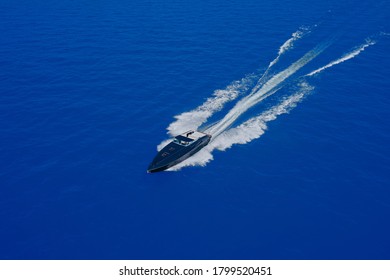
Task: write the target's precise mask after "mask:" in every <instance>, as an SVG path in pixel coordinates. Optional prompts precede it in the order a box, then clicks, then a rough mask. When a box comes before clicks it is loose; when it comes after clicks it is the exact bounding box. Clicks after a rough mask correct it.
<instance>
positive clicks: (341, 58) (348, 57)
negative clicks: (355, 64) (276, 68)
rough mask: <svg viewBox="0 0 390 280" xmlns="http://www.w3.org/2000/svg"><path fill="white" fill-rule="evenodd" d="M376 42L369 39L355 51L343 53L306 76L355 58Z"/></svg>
mask: <svg viewBox="0 0 390 280" xmlns="http://www.w3.org/2000/svg"><path fill="white" fill-rule="evenodd" d="M375 44H376V42H375V41H371V40H369V39H368V40H367V41H366V43H365V44H362V45H360V46H359V47H357V48H355V49H354V50H353V51H351V52H349V53H347V54H345V55H343V56H342V57H340V58H339V59H336V60H334V61H332V62H330V63H328V64H327V65H325V66H323V67H321V68H318V69H317V70H314V71H313V72H310V73H309V74H307V75H306V76H313V75H316V74H318V73H320V72H322V71H324V70H325V69H327V68H330V67H332V66H334V65H337V64H340V63H342V62H344V61H347V60H349V59H352V58H354V57H355V56H357V55H359V54H360V53H361V52H362V51H364V50H365V49H366V48H368V47H369V46H372V45H375Z"/></svg>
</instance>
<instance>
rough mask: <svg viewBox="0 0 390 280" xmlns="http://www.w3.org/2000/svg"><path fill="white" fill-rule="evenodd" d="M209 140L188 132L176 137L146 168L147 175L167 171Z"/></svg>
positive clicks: (207, 137) (203, 134) (208, 137)
mask: <svg viewBox="0 0 390 280" xmlns="http://www.w3.org/2000/svg"><path fill="white" fill-rule="evenodd" d="M210 139H211V135H209V134H207V133H203V132H200V131H194V130H190V131H187V132H185V133H183V134H180V135H178V136H176V137H175V138H174V139H173V141H172V142H170V143H169V144H168V145H166V146H165V147H164V148H163V149H162V150H161V151H159V152H158V154H157V155H156V156H155V158H154V159H153V161H152V163H151V164H150V165H149V167H148V173H152V172H159V171H163V170H165V169H168V168H170V167H172V166H174V165H176V164H178V163H180V162H182V161H184V160H186V159H187V158H189V157H190V156H192V155H194V154H195V153H197V152H199V151H200V150H201V149H202V148H203V147H205V146H206V145H207V144H208V143H209V142H210Z"/></svg>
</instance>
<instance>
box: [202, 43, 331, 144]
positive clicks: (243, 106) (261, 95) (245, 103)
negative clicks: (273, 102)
mask: <svg viewBox="0 0 390 280" xmlns="http://www.w3.org/2000/svg"><path fill="white" fill-rule="evenodd" d="M329 43H330V42H328V43H324V44H320V45H318V46H317V47H315V48H314V49H313V50H311V51H309V52H307V53H306V54H305V55H304V56H303V57H301V58H300V59H299V60H297V61H296V62H294V63H293V64H291V65H290V66H289V67H288V68H286V69H285V70H283V71H281V72H279V73H278V74H276V75H274V76H273V77H272V78H271V79H269V80H268V81H267V82H266V83H265V84H264V85H263V86H262V87H261V88H260V89H259V90H258V91H257V92H255V93H253V94H251V95H249V96H247V97H244V98H243V99H242V100H240V101H239V102H237V104H236V105H235V106H234V107H233V108H232V109H231V110H230V111H229V112H228V113H227V114H226V116H225V117H224V118H223V119H222V120H221V121H219V122H218V123H217V124H215V125H214V126H212V127H211V128H209V129H208V130H206V132H207V133H209V134H211V135H213V137H216V136H218V135H219V134H221V133H222V132H223V131H224V130H226V129H227V128H228V127H229V126H231V125H232V124H233V123H234V121H236V120H237V119H238V117H239V116H241V115H242V114H243V113H244V112H246V111H247V110H248V109H249V108H251V107H253V106H254V105H256V104H257V103H259V102H260V101H262V100H264V99H265V98H266V97H269V96H270V95H272V94H273V93H275V92H276V91H277V90H278V89H279V88H280V87H281V86H282V83H283V82H284V81H285V80H286V79H288V78H289V77H290V76H291V75H293V74H294V73H295V72H297V71H298V70H299V69H301V68H302V67H303V66H305V65H306V64H307V63H309V62H310V61H311V60H312V59H314V58H315V57H316V56H317V55H319V54H320V53H321V52H322V51H324V49H325V48H326V47H327V46H328V45H329Z"/></svg>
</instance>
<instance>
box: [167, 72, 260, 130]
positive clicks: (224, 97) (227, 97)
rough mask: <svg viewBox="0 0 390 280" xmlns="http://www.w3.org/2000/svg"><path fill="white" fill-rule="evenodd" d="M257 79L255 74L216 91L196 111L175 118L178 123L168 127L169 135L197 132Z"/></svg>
mask: <svg viewBox="0 0 390 280" xmlns="http://www.w3.org/2000/svg"><path fill="white" fill-rule="evenodd" d="M255 78H256V76H255V75H254V74H252V75H248V76H246V77H245V78H243V79H241V80H239V81H234V82H233V83H231V84H230V85H229V86H227V87H226V88H225V89H219V90H216V91H214V94H213V96H212V97H209V98H208V99H207V100H206V101H205V102H204V103H203V104H202V105H200V106H199V107H197V108H196V109H194V110H192V111H189V112H185V113H182V114H180V115H178V116H175V119H176V121H174V122H173V123H171V124H170V125H169V126H168V128H167V130H168V133H169V134H170V135H171V136H176V135H178V134H180V133H183V131H187V130H191V129H192V130H196V129H197V128H198V127H199V126H201V125H202V124H203V123H205V122H206V121H207V120H208V118H210V117H211V116H212V115H213V114H214V113H216V112H218V111H220V110H221V109H222V108H223V106H224V105H225V104H226V103H227V102H229V101H232V100H234V99H236V98H237V97H238V96H240V95H241V94H243V93H245V92H246V91H247V90H248V89H249V87H250V86H251V85H252V82H253V79H255Z"/></svg>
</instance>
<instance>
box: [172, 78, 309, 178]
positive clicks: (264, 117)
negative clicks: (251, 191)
mask: <svg viewBox="0 0 390 280" xmlns="http://www.w3.org/2000/svg"><path fill="white" fill-rule="evenodd" d="M299 86H300V89H299V90H298V92H296V93H294V94H292V95H291V96H289V97H287V98H285V99H283V100H281V101H280V103H278V104H277V105H275V106H273V107H271V108H270V109H269V110H267V111H265V112H263V113H262V114H260V115H258V116H256V117H253V118H251V119H249V120H247V121H246V122H244V123H242V124H241V125H239V126H237V127H235V128H231V129H229V130H226V131H224V132H223V133H221V134H220V135H218V136H216V137H213V141H212V142H210V144H209V145H208V146H206V147H205V148H203V149H202V150H201V151H199V152H198V153H197V154H195V155H194V156H192V157H190V158H188V159H187V160H185V161H183V162H181V163H180V164H178V165H176V166H174V167H172V168H170V169H169V170H170V171H177V170H180V169H181V168H183V167H186V166H205V165H207V163H209V162H210V161H211V160H213V155H212V152H213V150H215V149H218V150H220V151H225V150H226V149H229V148H231V147H232V146H233V145H235V144H246V143H249V142H250V141H252V140H254V139H257V138H260V137H261V136H262V135H263V134H264V133H265V131H266V130H267V128H268V126H267V124H268V122H270V121H273V120H275V119H276V118H277V117H278V116H279V115H282V114H286V113H288V112H289V111H290V110H291V109H292V108H294V107H295V106H296V105H297V104H298V103H299V102H300V101H301V100H302V99H303V98H304V97H305V96H306V95H307V94H308V93H310V92H311V91H312V90H313V87H312V86H311V85H309V84H308V83H306V82H301V83H300V84H299Z"/></svg>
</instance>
